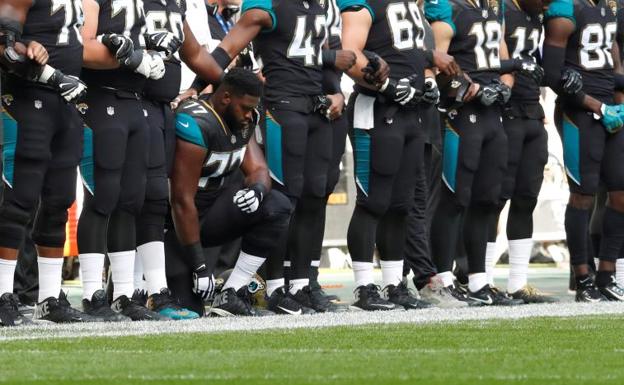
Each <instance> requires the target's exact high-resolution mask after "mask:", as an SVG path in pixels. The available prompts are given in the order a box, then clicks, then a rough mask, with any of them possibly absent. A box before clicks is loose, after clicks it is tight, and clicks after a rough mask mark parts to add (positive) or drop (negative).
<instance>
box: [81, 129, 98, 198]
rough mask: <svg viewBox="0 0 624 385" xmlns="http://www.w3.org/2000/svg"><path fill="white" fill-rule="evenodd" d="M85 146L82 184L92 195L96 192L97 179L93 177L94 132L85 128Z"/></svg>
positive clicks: (83, 148)
mask: <svg viewBox="0 0 624 385" xmlns="http://www.w3.org/2000/svg"><path fill="white" fill-rule="evenodd" d="M83 138H84V139H83V140H84V145H83V146H82V159H80V176H81V177H82V184H83V185H84V186H85V187H86V188H87V190H89V192H90V193H91V195H93V192H94V191H95V178H94V175H93V130H91V129H90V128H89V127H85V128H84V136H83Z"/></svg>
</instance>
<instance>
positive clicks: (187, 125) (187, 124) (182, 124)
mask: <svg viewBox="0 0 624 385" xmlns="http://www.w3.org/2000/svg"><path fill="white" fill-rule="evenodd" d="M180 125H181V126H182V127H184V128H189V123H186V124H184V123H182V122H180Z"/></svg>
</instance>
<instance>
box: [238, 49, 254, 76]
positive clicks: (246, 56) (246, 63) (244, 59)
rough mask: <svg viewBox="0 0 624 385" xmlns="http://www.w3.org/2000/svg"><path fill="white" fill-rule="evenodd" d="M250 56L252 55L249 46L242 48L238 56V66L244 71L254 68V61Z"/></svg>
mask: <svg viewBox="0 0 624 385" xmlns="http://www.w3.org/2000/svg"><path fill="white" fill-rule="evenodd" d="M251 55H253V49H252V48H251V44H250V45H248V46H247V47H245V48H243V50H242V51H240V53H239V54H238V57H239V60H240V61H239V63H240V66H241V67H243V68H246V69H250V70H251V69H252V68H253V66H254V60H253V59H252V57H251Z"/></svg>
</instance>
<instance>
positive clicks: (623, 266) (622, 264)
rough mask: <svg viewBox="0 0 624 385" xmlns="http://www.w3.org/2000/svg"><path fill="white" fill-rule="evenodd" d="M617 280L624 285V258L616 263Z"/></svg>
mask: <svg viewBox="0 0 624 385" xmlns="http://www.w3.org/2000/svg"><path fill="white" fill-rule="evenodd" d="M615 280H616V281H617V283H619V284H620V285H622V286H624V259H618V260H617V262H616V263H615Z"/></svg>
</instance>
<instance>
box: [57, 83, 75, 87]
mask: <svg viewBox="0 0 624 385" xmlns="http://www.w3.org/2000/svg"><path fill="white" fill-rule="evenodd" d="M71 85H72V83H61V84H59V86H60V87H61V88H63V87H65V86H71Z"/></svg>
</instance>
